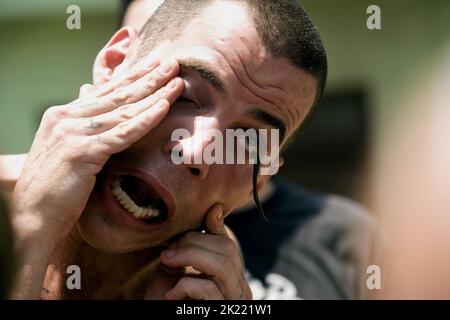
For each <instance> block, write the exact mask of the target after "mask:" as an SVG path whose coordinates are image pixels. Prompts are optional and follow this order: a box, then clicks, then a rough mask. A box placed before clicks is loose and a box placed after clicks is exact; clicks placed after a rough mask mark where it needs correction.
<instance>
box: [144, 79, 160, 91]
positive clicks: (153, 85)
mask: <svg viewBox="0 0 450 320" xmlns="http://www.w3.org/2000/svg"><path fill="white" fill-rule="evenodd" d="M156 89H157V81H156V78H155V76H153V75H152V76H149V77H148V78H147V79H146V81H145V83H144V90H145V91H151V92H154V91H156Z"/></svg>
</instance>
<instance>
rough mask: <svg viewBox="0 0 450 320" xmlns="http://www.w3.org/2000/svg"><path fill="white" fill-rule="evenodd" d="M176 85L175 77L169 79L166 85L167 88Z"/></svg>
mask: <svg viewBox="0 0 450 320" xmlns="http://www.w3.org/2000/svg"><path fill="white" fill-rule="evenodd" d="M176 86H177V78H175V79H172V80H170V82H169V83H168V84H167V85H166V87H167V88H169V89H173V88H175V87H176Z"/></svg>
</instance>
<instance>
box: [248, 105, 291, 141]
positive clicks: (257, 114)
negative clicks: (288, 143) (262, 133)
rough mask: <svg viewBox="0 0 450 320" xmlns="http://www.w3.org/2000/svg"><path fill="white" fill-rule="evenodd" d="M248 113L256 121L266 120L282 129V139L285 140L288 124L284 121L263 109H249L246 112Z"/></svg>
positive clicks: (270, 124)
mask: <svg viewBox="0 0 450 320" xmlns="http://www.w3.org/2000/svg"><path fill="white" fill-rule="evenodd" d="M246 115H247V116H249V117H251V118H253V119H255V120H256V121H259V122H264V123H265V124H267V125H269V126H271V127H274V128H275V129H278V130H280V141H281V142H283V141H284V137H285V135H286V124H285V123H284V122H283V121H281V120H280V119H278V118H277V117H274V116H273V115H271V114H270V113H268V112H266V111H263V110H261V109H252V110H249V111H247V112H246Z"/></svg>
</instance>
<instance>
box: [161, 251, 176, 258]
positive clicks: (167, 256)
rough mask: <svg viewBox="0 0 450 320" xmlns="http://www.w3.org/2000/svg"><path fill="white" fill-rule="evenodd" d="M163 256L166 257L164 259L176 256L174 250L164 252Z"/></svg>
mask: <svg viewBox="0 0 450 320" xmlns="http://www.w3.org/2000/svg"><path fill="white" fill-rule="evenodd" d="M164 255H165V256H166V258H169V259H170V258H173V257H175V255H176V252H175V251H174V250H166V251H164Z"/></svg>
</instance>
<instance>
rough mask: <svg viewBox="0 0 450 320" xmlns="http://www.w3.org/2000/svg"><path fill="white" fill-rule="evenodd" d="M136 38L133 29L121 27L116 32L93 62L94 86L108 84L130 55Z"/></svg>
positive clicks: (136, 35)
mask: <svg viewBox="0 0 450 320" xmlns="http://www.w3.org/2000/svg"><path fill="white" fill-rule="evenodd" d="M137 38H138V34H137V31H136V30H135V29H134V28H133V27H123V28H122V29H120V30H119V31H117V32H116V33H115V34H114V35H113V37H112V38H111V40H109V42H108V44H107V45H106V46H105V47H104V48H103V49H102V50H101V51H100V52H99V54H98V55H97V58H96V59H95V62H94V72H93V84H94V86H98V85H101V84H103V83H105V82H108V81H109V80H110V79H111V77H112V75H113V74H114V72H115V71H117V69H120V68H119V67H120V66H121V65H122V64H123V62H124V61H125V58H126V57H127V56H129V55H130V48H131V44H132V43H133V41H134V40H136V39H137Z"/></svg>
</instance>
